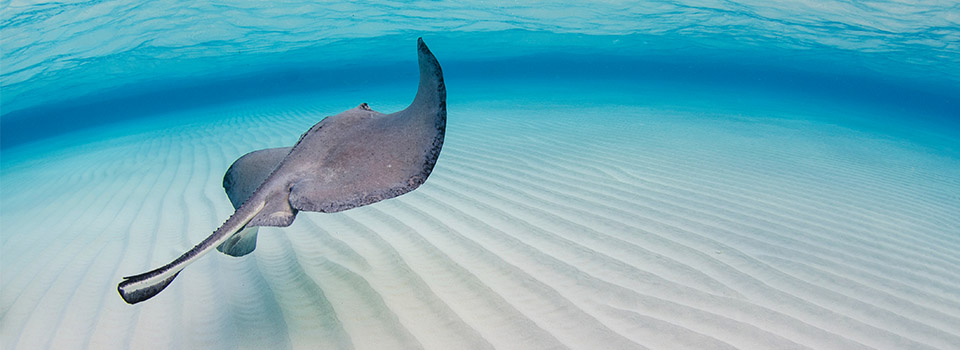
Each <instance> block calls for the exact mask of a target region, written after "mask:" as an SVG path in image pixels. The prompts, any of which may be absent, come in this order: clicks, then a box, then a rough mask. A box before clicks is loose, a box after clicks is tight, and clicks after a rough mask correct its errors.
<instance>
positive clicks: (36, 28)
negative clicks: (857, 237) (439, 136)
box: [0, 1, 960, 148]
mask: <svg viewBox="0 0 960 350" xmlns="http://www.w3.org/2000/svg"><path fill="white" fill-rule="evenodd" d="M2 6H3V8H4V10H3V14H2V19H0V24H2V32H3V35H2V38H0V40H2V48H3V50H2V63H3V64H2V73H0V81H2V82H0V84H2V88H3V93H2V110H0V113H2V117H0V122H2V125H0V126H2V140H0V146H2V147H3V148H9V147H12V146H16V145H19V144H23V143H26V142H31V141H35V140H39V139H43V138H47V137H52V136H56V135H59V134H62V133H66V132H69V131H73V130H78V129H83V128H87V127H90V126H96V125H102V124H108V123H111V122H116V121H120V120H126V119H132V118H140V117H145V116H150V115H156V114H159V113H163V112H167V111H171V110H178V109H185V108H192V107H198V106H203V105H209V104H218V103H228V102H230V101H235V100H249V99H255V98H258V97H266V96H273V95H283V94H290V93H298V92H313V91H361V90H362V89H364V88H365V87H369V86H375V85H381V84H393V83H398V82H401V81H404V80H405V79H409V78H410V77H411V76H413V75H414V74H415V73H416V72H415V71H414V70H413V68H412V65H411V64H410V62H411V61H412V60H413V58H414V57H413V55H411V54H410V51H411V50H412V49H411V46H412V45H411V44H410V43H412V42H413V41H414V40H415V39H416V37H418V36H423V37H424V38H425V40H426V41H427V42H428V43H429V45H430V46H431V48H432V49H433V50H434V51H435V52H437V54H438V56H440V57H441V58H442V61H443V63H444V68H445V73H446V74H447V76H448V81H449V82H450V83H449V84H451V85H452V86H453V87H454V88H455V87H456V86H468V85H470V84H493V85H496V84H516V82H528V83H538V82H544V83H548V84H552V85H557V86H566V87H568V89H569V90H576V88H577V86H578V85H579V83H578V82H581V81H608V82H611V84H621V85H623V86H624V88H625V89H648V88H653V89H656V90H658V91H660V90H662V91H669V92H671V93H673V94H674V95H675V96H677V97H678V98H681V99H682V97H683V95H684V94H685V93H687V92H688V91H693V90H697V91H707V95H706V96H708V97H709V96H710V94H709V91H715V92H716V93H717V94H718V95H722V94H735V95H737V96H740V97H739V98H743V99H751V98H755V97H757V96H765V97H767V98H772V99H774V100H776V99H779V100H794V101H805V102H803V104H808V105H810V104H813V105H816V104H823V105H826V104H832V103H840V104H842V105H847V106H851V107H855V108H860V109H861V110H862V111H864V112H868V113H874V112H875V113H877V118H878V120H881V119H882V120H886V119H888V118H894V119H897V118H902V119H903V120H906V121H910V122H917V125H918V126H923V127H926V128H931V127H932V128H933V129H937V130H946V131H950V132H952V131H955V130H958V129H957V123H958V122H957V120H958V119H960V113H958V112H957V111H958V110H960V47H958V43H960V25H958V21H960V8H958V6H960V5H958V4H956V3H955V2H950V1H925V2H921V3H912V4H907V3H898V2H888V1H868V2H862V1H856V2H847V1H825V2H816V3H810V4H804V3H796V2H761V1H756V2H739V3H732V2H720V1H717V2H713V1H678V2H671V1H661V2H641V3H636V2H603V3H602V4H591V5H577V4H574V3H563V2H538V3H537V4H535V5H534V4H531V5H524V4H523V3H522V2H494V1H476V2H455V3H454V2H409V3H407V2H374V3H367V4H362V5H358V4H351V3H348V2H342V3H340V2H321V3H313V2H295V1H292V2H286V1H285V2H276V3H271V5H269V6H266V5H262V4H258V3H256V2H252V3H218V2H190V3H189V4H187V3H178V2H167V1H151V2H143V3H131V2H109V1H107V2H101V1H86V2H85V1H75V2H74V1H68V2H48V3H33V4H31V3H22V2H17V1H4V2H3V3H2ZM452 98H456V96H455V95H454V96H452ZM701 100H702V98H701ZM648 102H655V101H648ZM689 103H690V104H697V103H698V99H694V98H691V100H690V101H689Z"/></svg>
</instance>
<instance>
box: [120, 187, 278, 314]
mask: <svg viewBox="0 0 960 350" xmlns="http://www.w3.org/2000/svg"><path fill="white" fill-rule="evenodd" d="M264 205H265V203H264V202H263V201H257V202H251V203H244V205H242V206H241V207H240V208H239V209H237V211H236V212H234V213H233V215H231V216H230V218H229V219H227V221H226V222H224V223H223V225H220V228H218V229H217V230H216V231H214V232H213V234H212V235H210V237H207V239H204V240H203V242H200V243H199V244H197V245H196V246H194V247H193V249H190V250H189V251H187V252H186V253H183V255H181V256H180V257H179V258H177V259H176V260H174V261H172V262H170V263H169V264H166V265H164V266H163V267H160V268H158V269H156V270H153V271H150V272H147V273H142V274H139V275H135V276H130V277H124V278H123V281H122V282H120V285H118V286H117V291H118V292H120V297H122V298H123V301H126V302H127V303H128V304H136V303H139V302H141V301H144V300H147V299H150V298H152V297H153V296H155V295H157V294H159V293H160V292H161V291H163V289H164V288H167V286H168V285H170V282H173V279H174V278H176V277H177V275H178V274H179V273H180V271H182V270H183V268H185V267H187V265H190V263H192V262H194V261H195V260H197V259H199V258H200V257H201V256H203V255H204V254H207V253H209V252H210V251H211V250H213V249H215V248H216V247H218V246H220V245H221V244H223V242H226V241H227V240H228V239H229V238H230V237H232V236H233V235H234V234H236V233H237V232H238V231H240V230H241V229H243V228H244V226H246V225H247V223H248V222H250V220H251V219H253V218H254V217H255V216H257V214H259V213H260V211H261V210H263V207H264Z"/></svg>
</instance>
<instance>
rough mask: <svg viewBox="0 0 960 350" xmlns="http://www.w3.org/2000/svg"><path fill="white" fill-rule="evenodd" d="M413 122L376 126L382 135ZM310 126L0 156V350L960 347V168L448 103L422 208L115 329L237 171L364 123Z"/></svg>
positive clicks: (681, 117) (630, 116) (370, 215)
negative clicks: (331, 129) (138, 287)
mask: <svg viewBox="0 0 960 350" xmlns="http://www.w3.org/2000/svg"><path fill="white" fill-rule="evenodd" d="M452 91H453V92H456V91H455V90H452ZM386 95H388V94H385V96H386ZM451 96H456V95H455V94H451ZM406 97H407V96H405V95H401V96H396V99H395V100H387V101H386V102H383V101H380V103H379V105H378V103H377V102H378V101H377V100H373V101H370V100H368V101H366V102H371V105H373V107H374V108H376V109H378V110H381V111H384V112H389V111H392V110H395V109H397V108H400V107H402V101H404V100H405V99H406ZM353 99H355V98H351V99H350V100H349V101H352V100H353ZM561 100H562V99H558V100H557V101H561ZM296 101H297V100H296V99H292V100H277V101H273V102H269V103H268V102H263V101H259V102H255V103H251V104H246V105H236V106H222V107H216V108H211V109H206V110H202V111H193V112H190V113H183V114H178V115H172V116H164V117H163V118H161V120H152V121H150V122H144V121H138V122H137V123H136V124H129V125H116V126H111V127H106V128H100V129H96V130H92V131H85V132H82V133H80V134H77V135H71V136H70V137H64V138H62V140H61V141H58V142H54V143H53V144H52V145H49V144H48V145H28V146H23V147H20V148H19V149H14V150H11V151H8V152H5V153H4V157H5V159H4V168H3V173H2V191H3V196H2V208H0V209H2V217H0V218H2V230H3V231H2V265H0V266H2V274H0V278H2V280H0V281H2V294H0V322H2V323H0V332H2V343H0V345H2V348H3V349H44V348H53V349H127V348H134V349H284V348H297V349H334V348H358V349H410V348H430V349H474V348H502V349H537V348H577V349H626V348H651V349H680V348H686V349H722V348H743V349H791V348H814V349H866V348H878V349H956V348H957V347H958V344H960V307H958V305H960V272H958V271H960V256H958V254H957V251H958V248H960V215H957V214H956V213H960V179H958V178H957V176H956V174H958V173H960V161H958V159H956V158H952V157H949V156H943V155H938V154H936V153H935V152H933V151H931V149H930V148H926V147H924V146H920V145H916V144H913V143H911V142H907V141H904V140H901V139H897V138H891V137H880V136H877V135H875V134H871V133H868V132H858V131H854V130H850V129H845V128H842V127H838V126H833V125H829V124H824V123H818V122H813V121H808V120H803V119H798V118H783V119H760V118H759V117H765V116H767V114H765V113H764V112H762V111H755V113H753V115H750V114H748V115H744V114H738V115H733V114H720V113H715V112H705V111H698V110H695V109H688V110H678V109H676V110H671V109H669V108H659V109H651V108H641V107H635V106H629V105H623V104H617V103H616V102H611V101H607V102H604V103H605V104H593V105H584V104H582V103H580V102H582V101H574V102H570V103H568V104H564V103H562V101H561V102H557V101H554V102H550V103H541V104H536V105H533V104H524V103H515V102H516V101H503V100H489V101H486V102H483V101H484V99H483V98H481V97H477V100H464V99H463V98H460V99H454V98H453V97H452V99H451V102H450V107H449V110H450V120H449V126H448V133H447V142H446V144H445V147H444V149H443V153H442V155H441V158H440V160H439V162H438V165H437V168H436V170H435V172H434V175H432V177H431V178H430V180H429V181H428V182H427V183H426V184H425V185H424V186H423V187H421V188H420V189H418V190H417V191H415V192H413V193H411V194H408V195H405V196H403V197H401V198H398V199H393V200H389V201H386V202H382V203H379V204H376V205H372V206H369V207H365V208H360V209H356V210H351V211H348V212H345V213H340V214H318V213H301V214H300V216H299V217H298V219H297V221H296V222H295V223H294V225H293V226H291V227H289V228H286V229H277V228H263V229H261V234H260V241H259V243H258V248H257V250H256V251H255V253H254V254H252V255H250V256H247V257H243V258H231V257H228V256H225V255H222V254H219V253H213V254H211V255H208V256H206V257H204V258H203V259H201V260H200V261H198V262H197V263H195V264H193V265H191V266H189V267H188V268H187V269H186V270H185V271H184V272H183V273H181V274H180V276H179V277H178V278H177V280H176V281H175V282H174V283H173V284H172V285H171V286H170V287H169V288H167V290H165V291H164V292H163V293H161V294H160V295H159V296H157V297H156V298H154V299H151V300H149V301H147V302H144V303H141V304H138V305H136V306H130V305H127V304H125V303H123V301H122V300H121V299H120V297H119V295H118V294H117V292H116V284H117V283H118V282H119V281H120V278H121V277H122V276H125V275H131V274H136V273H140V272H143V271H146V270H148V269H150V268H153V267H156V266H159V265H161V264H164V263H167V262H169V261H170V260H172V259H174V258H176V257H177V256H178V255H179V254H181V253H182V252H184V251H185V250H186V249H188V248H189V247H191V246H192V245H193V244H195V243H197V242H199V241H200V240H202V239H203V238H204V237H205V236H206V235H208V234H209V233H210V232H212V231H213V230H214V229H216V227H217V226H218V225H219V224H220V223H221V222H222V221H223V220H225V219H226V218H227V217H228V215H229V214H230V213H231V212H232V210H231V207H230V204H229V202H228V201H227V199H226V196H225V195H224V193H223V190H222V189H221V187H220V181H221V177H222V175H223V172H224V170H225V169H226V168H227V166H229V164H230V163H231V162H232V161H233V160H234V159H235V158H236V157H238V156H239V155H241V154H243V153H245V152H248V151H251V150H254V149H258V148H264V147H275V146H283V145H289V144H292V143H293V142H294V141H296V139H297V137H298V136H299V135H300V133H301V132H302V131H304V130H306V128H308V127H309V126H310V125H312V124H313V123H315V122H316V121H318V120H319V119H320V118H321V117H322V116H323V115H326V114H332V113H336V112H339V111H340V110H342V109H346V108H350V107H353V105H354V104H358V103H359V102H365V101H356V103H346V104H344V103H341V102H340V101H339V100H336V99H334V98H330V99H327V100H320V101H319V102H311V103H310V104H303V103H299V102H296ZM544 108H545V109H544ZM85 140H86V141H85ZM90 140H97V141H95V142H90ZM58 148H59V149H58ZM37 154H39V156H38V155H37ZM27 156H32V157H33V158H34V159H26V160H24V159H23V158H24V157H27ZM41 156H42V157H41ZM37 157H41V158H39V159H37Z"/></svg>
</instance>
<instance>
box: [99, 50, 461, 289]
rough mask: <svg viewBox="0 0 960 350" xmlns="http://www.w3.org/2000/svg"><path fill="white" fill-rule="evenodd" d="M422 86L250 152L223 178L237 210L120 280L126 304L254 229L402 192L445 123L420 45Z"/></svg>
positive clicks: (246, 244)
mask: <svg viewBox="0 0 960 350" xmlns="http://www.w3.org/2000/svg"><path fill="white" fill-rule="evenodd" d="M418 53H419V64H420V85H419V88H418V90H417V96H416V97H415V98H414V101H413V103H412V104H410V106H409V107H407V108H406V109H404V110H402V111H399V112H396V113H392V114H383V113H379V112H376V111H373V110H372V109H370V108H369V107H368V106H367V105H366V104H361V105H360V106H358V107H356V108H354V109H350V110H347V111H345V112H343V113H340V114H337V115H334V116H330V117H327V118H324V119H323V120H321V121H320V122H319V123H317V124H316V125H314V126H313V127H311V128H310V130H308V131H307V132H306V133H304V134H303V135H302V136H301V137H300V140H299V141H297V144H296V145H294V146H293V147H292V148H271V149H265V150H260V151H255V152H251V153H249V154H247V155H244V156H243V157H241V158H240V159H238V160H237V161H236V162H234V164H233V165H232V166H231V167H230V169H229V170H228V171H227V174H226V175H225V176H224V189H225V190H226V192H227V194H228V195H229V197H230V200H231V202H232V203H233V205H234V207H235V208H236V211H235V212H234V213H233V215H231V216H230V218H229V219H227V221H226V222H225V223H224V224H223V225H222V226H220V228H218V229H217V230H216V231H215V232H214V233H213V234H212V235H210V237H207V239H205V240H203V242H200V244H198V245H196V246H195V247H193V249H191V250H189V251H188V252H186V253H184V254H183V255H182V256H180V257H179V258H177V259H176V260H174V261H173V262H171V263H169V264H167V265H165V266H163V267H161V268H158V269H156V270H153V271H150V272H147V273H144V274H140V275H136V276H131V277H126V278H124V280H123V282H121V283H120V285H119V286H118V290H119V292H120V295H121V296H122V297H123V300H125V301H126V302H128V303H131V304H133V303H137V302H141V301H144V300H146V299H149V298H151V297H153V296H154V295H156V294H157V293H159V292H160V291H161V290H163V288H165V287H166V286H167V285H168V284H170V282H171V281H173V279H174V277H176V276H177V274H178V273H180V271H181V270H183V268H184V267H185V266H186V265H188V264H190V263H191V262H193V261H194V260H196V259H197V258H199V257H200V256H202V255H204V254H206V253H208V252H210V251H211V250H213V249H214V248H218V247H219V249H220V250H221V251H222V252H224V253H227V254H230V255H234V256H241V255H245V254H248V253H250V252H251V251H253V249H254V248H255V246H256V234H257V233H256V226H280V227H285V226H289V225H290V224H291V223H293V220H294V218H295V217H296V215H297V213H298V212H299V211H301V210H303V211H317V212H326V213H332V212H338V211H343V210H347V209H351V208H356V207H359V206H364V205H367V204H371V203H375V202H378V201H381V200H384V199H388V198H393V197H396V196H399V195H401V194H404V193H407V192H409V191H412V190H414V189H415V188H417V187H418V186H420V185H421V184H422V183H423V182H424V181H426V179H427V177H428V176H429V175H430V172H431V171H432V170H433V166H434V164H435V163H436V161H437V157H438V156H439V154H440V148H441V146H442V145H443V136H444V127H445V125H446V114H447V113H446V88H445V86H444V84H443V73H442V72H441V70H440V64H439V63H438V62H437V60H436V58H435V57H434V56H433V54H432V53H431V52H430V50H429V49H428V48H427V46H426V45H425V44H424V43H423V41H422V40H418Z"/></svg>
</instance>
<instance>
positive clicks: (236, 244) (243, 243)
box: [217, 226, 258, 257]
mask: <svg viewBox="0 0 960 350" xmlns="http://www.w3.org/2000/svg"><path fill="white" fill-rule="evenodd" d="M257 231H258V228H257V227H256V226H254V227H246V228H244V229H243V230H240V232H237V234H235V235H233V236H230V238H229V239H227V241H226V242H223V244H221V245H220V246H218V247H217V250H219V251H220V252H221V253H224V254H227V255H229V256H235V257H241V256H244V255H247V254H250V253H251V252H253V250H254V249H257Z"/></svg>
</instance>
